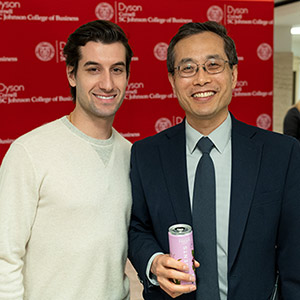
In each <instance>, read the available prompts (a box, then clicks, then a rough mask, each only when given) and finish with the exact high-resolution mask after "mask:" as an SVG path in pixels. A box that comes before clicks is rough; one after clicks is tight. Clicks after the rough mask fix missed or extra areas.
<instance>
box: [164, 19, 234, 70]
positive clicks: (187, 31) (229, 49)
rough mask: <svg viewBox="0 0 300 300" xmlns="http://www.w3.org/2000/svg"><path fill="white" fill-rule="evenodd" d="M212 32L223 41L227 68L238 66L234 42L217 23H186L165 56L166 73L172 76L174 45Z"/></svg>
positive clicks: (172, 41) (173, 39)
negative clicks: (194, 36)
mask: <svg viewBox="0 0 300 300" xmlns="http://www.w3.org/2000/svg"><path fill="white" fill-rule="evenodd" d="M206 31H209V32H213V33H216V34H217V35H219V36H220V37H221V38H222V39H223V41H224V50H225V53H226V55H227V57H228V60H229V66H230V68H232V67H233V66H234V65H237V64H238V57H237V53H236V48H235V44H234V41H233V40H232V39H231V38H230V37H229V36H228V35H227V30H226V28H225V27H224V26H223V25H221V24H218V23H217V22H213V21H207V22H204V23H187V24H184V25H182V26H181V27H180V28H179V30H178V32H177V33H176V35H175V36H174V37H173V38H172V40H171V42H170V44H169V47H168V54H167V67H168V72H169V73H171V74H172V75H174V64H175V53H174V47H175V45H176V44H177V43H178V42H179V41H180V40H182V39H184V38H186V37H189V36H191V35H194V34H198V33H202V32H206Z"/></svg>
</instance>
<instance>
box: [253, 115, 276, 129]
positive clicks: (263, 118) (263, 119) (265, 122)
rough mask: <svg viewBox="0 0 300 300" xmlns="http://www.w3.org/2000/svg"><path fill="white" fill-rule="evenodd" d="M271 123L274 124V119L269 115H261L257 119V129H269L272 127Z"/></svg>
mask: <svg viewBox="0 0 300 300" xmlns="http://www.w3.org/2000/svg"><path fill="white" fill-rule="evenodd" d="M271 122H272V119H271V117H270V116H269V115H267V114H261V115H259V116H258V118H257V119H256V125H257V127H259V128H262V129H269V128H270V126H271Z"/></svg>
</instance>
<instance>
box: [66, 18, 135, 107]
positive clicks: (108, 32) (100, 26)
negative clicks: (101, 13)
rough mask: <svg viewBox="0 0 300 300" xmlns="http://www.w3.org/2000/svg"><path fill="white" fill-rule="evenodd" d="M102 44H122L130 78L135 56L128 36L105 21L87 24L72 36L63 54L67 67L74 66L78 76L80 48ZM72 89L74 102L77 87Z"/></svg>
mask: <svg viewBox="0 0 300 300" xmlns="http://www.w3.org/2000/svg"><path fill="white" fill-rule="evenodd" d="M90 41H92V42H101V43H103V44H112V43H116V42H120V43H122V44H123V45H124V47H125V50H126V74H127V78H128V76H129V66H130V62H131V58H132V56H133V53H132V50H131V48H130V46H129V44H128V39H127V37H126V34H125V33H124V31H123V30H122V29H121V27H120V26H118V25H116V24H114V23H112V22H109V21H104V20H96V21H92V22H89V23H86V24H84V25H82V26H80V27H79V28H78V29H76V30H75V31H74V32H73V33H72V34H70V36H69V38H68V41H67V43H66V45H65V47H64V50H63V53H64V56H65V58H66V64H67V66H72V67H73V70H72V71H71V73H73V74H74V75H76V73H77V69H78V62H79V60H80V59H81V51H80V47H82V46H85V45H86V44H87V43H88V42H90ZM70 88H71V95H72V97H73V100H74V102H75V101H76V87H72V86H70Z"/></svg>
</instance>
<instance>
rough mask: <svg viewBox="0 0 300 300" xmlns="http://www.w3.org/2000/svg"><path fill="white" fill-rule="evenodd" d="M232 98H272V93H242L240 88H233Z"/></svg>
mask: <svg viewBox="0 0 300 300" xmlns="http://www.w3.org/2000/svg"><path fill="white" fill-rule="evenodd" d="M233 96H234V97H262V98H264V97H267V96H273V91H270V92H263V91H252V92H243V91H242V88H235V89H234V91H233Z"/></svg>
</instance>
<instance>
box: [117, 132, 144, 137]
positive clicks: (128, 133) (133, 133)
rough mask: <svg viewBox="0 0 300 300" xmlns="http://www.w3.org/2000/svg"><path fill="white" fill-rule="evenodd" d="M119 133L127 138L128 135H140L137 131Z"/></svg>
mask: <svg viewBox="0 0 300 300" xmlns="http://www.w3.org/2000/svg"><path fill="white" fill-rule="evenodd" d="M120 134H121V135H122V136H123V137H125V138H129V137H140V136H141V134H140V133H139V132H126V133H122V132H120Z"/></svg>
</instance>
